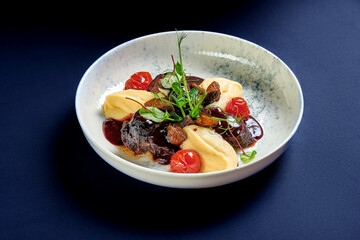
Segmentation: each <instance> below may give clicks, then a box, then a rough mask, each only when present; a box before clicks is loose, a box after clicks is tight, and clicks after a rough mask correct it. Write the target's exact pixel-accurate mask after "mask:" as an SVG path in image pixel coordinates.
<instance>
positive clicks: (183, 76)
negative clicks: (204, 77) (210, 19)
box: [176, 31, 194, 111]
mask: <svg viewBox="0 0 360 240" xmlns="http://www.w3.org/2000/svg"><path fill="white" fill-rule="evenodd" d="M176 36H177V39H178V48H179V59H180V66H181V76H182V79H183V84H184V88H185V92H186V97H187V99H188V102H189V106H190V109H191V111H192V110H193V109H194V106H193V105H192V103H191V100H190V95H189V90H188V88H187V85H186V78H185V73H184V67H183V64H182V57H181V46H180V45H181V42H182V40H183V39H184V38H185V37H186V35H180V37H179V34H178V32H177V31H176Z"/></svg>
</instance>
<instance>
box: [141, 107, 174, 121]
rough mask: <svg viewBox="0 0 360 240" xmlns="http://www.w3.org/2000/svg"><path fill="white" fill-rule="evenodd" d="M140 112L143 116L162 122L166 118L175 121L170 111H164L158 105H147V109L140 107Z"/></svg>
mask: <svg viewBox="0 0 360 240" xmlns="http://www.w3.org/2000/svg"><path fill="white" fill-rule="evenodd" d="M139 114H140V115H141V116H142V117H144V118H147V119H150V120H152V121H154V122H162V121H164V120H171V121H175V120H174V119H173V118H170V114H169V113H168V111H165V112H163V111H161V110H160V109H158V108H156V107H147V109H145V108H140V110H139Z"/></svg>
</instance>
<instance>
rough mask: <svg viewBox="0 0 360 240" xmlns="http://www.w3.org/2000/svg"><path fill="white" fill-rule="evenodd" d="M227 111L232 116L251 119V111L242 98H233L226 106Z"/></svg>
mask: <svg viewBox="0 0 360 240" xmlns="http://www.w3.org/2000/svg"><path fill="white" fill-rule="evenodd" d="M225 111H226V112H227V113H228V114H230V115H231V116H233V117H235V118H238V117H241V118H242V119H244V120H246V119H248V118H249V115H250V110H249V107H248V105H247V103H246V101H245V99H243V98H242V97H234V98H232V99H231V100H230V101H229V102H228V103H227V105H226V108H225Z"/></svg>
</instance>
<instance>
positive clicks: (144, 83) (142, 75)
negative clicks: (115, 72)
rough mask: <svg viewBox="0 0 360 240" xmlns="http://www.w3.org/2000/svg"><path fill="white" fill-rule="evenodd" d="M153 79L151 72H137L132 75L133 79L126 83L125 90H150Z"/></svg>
mask: <svg viewBox="0 0 360 240" xmlns="http://www.w3.org/2000/svg"><path fill="white" fill-rule="evenodd" d="M152 80H153V79H152V77H151V75H150V73H149V72H137V73H134V74H133V75H131V77H130V78H129V79H128V80H127V81H126V82H125V90H127V89H135V90H148V88H149V84H150V82H151V81H152Z"/></svg>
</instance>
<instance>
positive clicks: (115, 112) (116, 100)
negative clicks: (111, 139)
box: [104, 89, 154, 120]
mask: <svg viewBox="0 0 360 240" xmlns="http://www.w3.org/2000/svg"><path fill="white" fill-rule="evenodd" d="M126 97H128V98H131V99H134V100H136V101H138V102H139V103H141V104H144V103H145V102H147V101H149V100H151V99H153V98H154V94H152V93H151V92H148V91H144V90H133V89H129V90H124V91H120V92H115V93H112V94H110V95H108V96H107V97H106V99H105V102H104V112H105V117H106V118H113V119H118V120H120V119H123V118H125V117H127V116H128V115H129V114H134V113H135V112H136V111H137V110H139V109H140V108H141V105H140V104H138V103H136V102H134V101H132V100H129V99H126Z"/></svg>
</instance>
